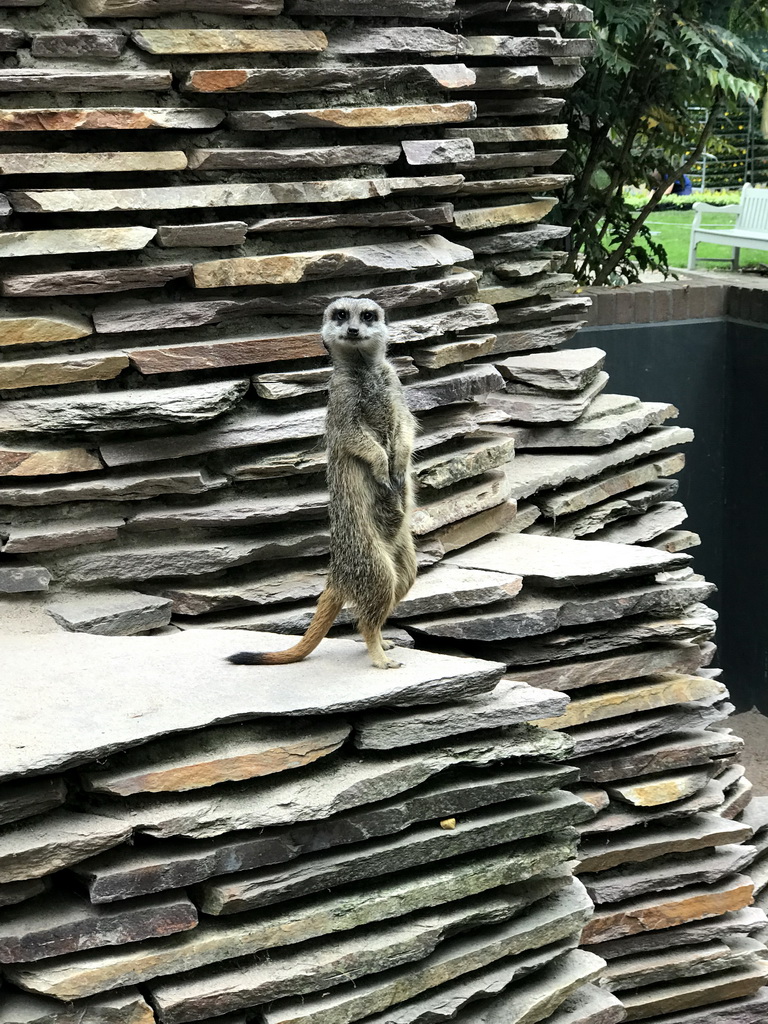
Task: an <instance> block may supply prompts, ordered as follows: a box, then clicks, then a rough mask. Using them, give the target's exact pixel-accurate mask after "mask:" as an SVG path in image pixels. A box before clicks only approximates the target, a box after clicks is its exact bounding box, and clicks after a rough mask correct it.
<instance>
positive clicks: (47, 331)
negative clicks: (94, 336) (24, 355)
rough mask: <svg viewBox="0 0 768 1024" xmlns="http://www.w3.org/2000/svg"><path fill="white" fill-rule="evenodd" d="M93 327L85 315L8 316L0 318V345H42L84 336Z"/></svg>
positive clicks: (90, 331) (91, 330) (89, 332)
mask: <svg viewBox="0 0 768 1024" xmlns="http://www.w3.org/2000/svg"><path fill="white" fill-rule="evenodd" d="M92 332H93V327H92V326H91V323H90V321H89V320H86V319H85V317H81V316H76V315H74V314H73V315H71V316H70V315H67V316H57V315H56V314H51V315H49V316H45V315H43V316H9V317H2V318H0V346H2V345H44V344H47V343H48V342H51V341H72V340H74V339H76V338H85V337H87V336H88V335H89V334H91V333H92Z"/></svg>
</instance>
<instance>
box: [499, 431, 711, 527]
mask: <svg viewBox="0 0 768 1024" xmlns="http://www.w3.org/2000/svg"><path fill="white" fill-rule="evenodd" d="M692 440H693V431H692V430H688V429H687V428H685V427H656V428H655V429H652V430H648V431H646V432H645V433H644V434H643V435H642V436H641V437H634V438H631V439H630V440H628V441H622V442H620V443H618V444H612V445H609V446H608V447H606V448H605V449H603V450H601V451H594V452H590V451H574V452H569V453H567V454H559V453H558V452H557V451H556V450H555V451H551V452H543V451H542V452H534V451H529V452H525V453H523V454H519V455H518V456H517V457H516V459H515V473H514V495H515V497H517V498H526V497H530V495H532V494H535V493H536V492H537V491H546V492H547V494H546V496H545V497H544V498H542V508H544V509H545V511H548V512H549V514H556V513H557V512H558V510H559V508H560V506H557V505H555V504H554V502H555V501H556V496H557V494H559V493H560V492H559V490H558V491H555V492H553V493H550V490H551V489H552V488H559V487H560V485H562V484H564V483H569V482H572V481H583V480H589V479H591V478H593V477H601V474H605V473H606V472H607V470H609V469H611V468H612V467H615V466H625V465H626V464H627V463H633V462H634V460H640V459H643V458H644V457H646V456H649V455H652V454H653V453H654V452H663V451H664V450H665V449H668V448H672V447H673V446H677V445H679V444H688V443H689V442H691V441H692ZM576 490H577V491H580V490H581V488H576ZM568 494H569V492H566V499H567V498H568ZM550 501H551V502H552V503H553V504H552V506H551V508H550V506H549V505H545V504H543V502H550ZM581 507H583V506H582V505H581V504H577V505H575V506H566V507H565V508H563V509H562V510H563V512H567V511H575V510H576V509H577V508H581Z"/></svg>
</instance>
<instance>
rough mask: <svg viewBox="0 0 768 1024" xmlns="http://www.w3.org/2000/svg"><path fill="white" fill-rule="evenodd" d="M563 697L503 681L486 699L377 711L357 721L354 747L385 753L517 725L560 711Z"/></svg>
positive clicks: (562, 708) (362, 716) (562, 695)
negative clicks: (394, 749)
mask: <svg viewBox="0 0 768 1024" xmlns="http://www.w3.org/2000/svg"><path fill="white" fill-rule="evenodd" d="M566 704H567V698H566V697H565V695H564V694H558V693H556V692H555V691H553V690H543V689H540V688H538V687H533V686H528V684H527V683H522V684H520V683H517V682H515V681H514V680H510V679H502V681H501V682H500V683H499V685H498V686H497V687H496V689H495V690H494V691H493V692H492V693H489V694H488V695H487V696H485V697H482V698H477V699H475V700H471V701H462V702H461V703H456V704H442V705H440V706H438V707H435V708H429V709H419V710H415V711H414V710H412V709H411V710H409V711H408V712H407V713H404V714H402V713H400V712H396V711H380V712H374V713H372V714H368V715H361V716H360V717H359V718H357V719H356V720H355V746H356V747H358V749H360V750H389V749H391V748H392V747H401V746H408V745H410V744H413V743H424V742H425V741H427V740H435V739H441V738H443V737H445V736H455V735H458V734H460V733H465V732H474V731H476V730H482V729H496V728H504V727H506V726H509V725H516V724H518V723H520V722H533V721H536V720H537V719H541V718H547V717H549V715H550V711H549V710H547V709H554V710H555V711H556V713H559V712H560V711H564V710H565V707H566Z"/></svg>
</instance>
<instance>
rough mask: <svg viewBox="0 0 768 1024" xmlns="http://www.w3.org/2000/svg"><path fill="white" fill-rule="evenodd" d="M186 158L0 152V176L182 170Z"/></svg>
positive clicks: (175, 155)
mask: <svg viewBox="0 0 768 1024" xmlns="http://www.w3.org/2000/svg"><path fill="white" fill-rule="evenodd" d="M186 166H187V155H186V153H182V152H181V151H174V150H166V151H164V150H160V151H157V152H155V151H153V150H148V151H147V152H144V153H140V152H139V153H127V152H126V153H0V174H92V173H94V172H101V171H183V170H184V169H185V168H186Z"/></svg>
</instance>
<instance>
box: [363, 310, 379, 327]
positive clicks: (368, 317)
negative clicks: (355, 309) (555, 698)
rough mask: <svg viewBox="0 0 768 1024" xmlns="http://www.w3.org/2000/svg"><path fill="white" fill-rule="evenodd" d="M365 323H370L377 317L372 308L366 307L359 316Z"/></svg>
mask: <svg viewBox="0 0 768 1024" xmlns="http://www.w3.org/2000/svg"><path fill="white" fill-rule="evenodd" d="M361 319H362V320H364V321H365V322H366V323H367V324H372V323H373V322H374V320H376V319H377V317H376V314H375V313H374V311H373V310H372V309H366V310H365V311H364V313H363V314H362V317H361Z"/></svg>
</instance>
